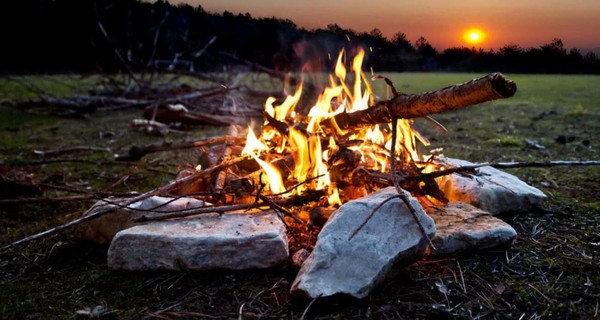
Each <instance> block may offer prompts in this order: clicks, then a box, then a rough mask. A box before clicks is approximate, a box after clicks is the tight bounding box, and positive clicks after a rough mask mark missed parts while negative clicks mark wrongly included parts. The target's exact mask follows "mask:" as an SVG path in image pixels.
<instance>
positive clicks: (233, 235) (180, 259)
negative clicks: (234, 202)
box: [108, 211, 288, 270]
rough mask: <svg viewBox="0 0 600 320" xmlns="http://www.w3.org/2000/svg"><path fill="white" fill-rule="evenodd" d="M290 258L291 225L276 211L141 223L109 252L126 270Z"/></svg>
mask: <svg viewBox="0 0 600 320" xmlns="http://www.w3.org/2000/svg"><path fill="white" fill-rule="evenodd" d="M287 258H288V243H287V236H286V230H285V225H284V224H283V222H282V221H281V219H280V218H279V217H278V216H277V214H276V213H275V212H273V211H268V212H264V213H257V214H248V213H231V214H224V215H212V216H201V217H196V218H192V219H180V220H173V221H161V222H153V223H148V224H144V225H138V226H135V227H132V228H129V229H126V230H123V231H120V232H119V233H117V235H116V236H115V238H114V239H113V241H112V243H111V245H110V248H109V250H108V266H109V267H110V268H113V269H124V270H209V269H234V270H242V269H260V268H269V267H272V266H275V265H277V264H280V263H282V262H285V261H286V260H287Z"/></svg>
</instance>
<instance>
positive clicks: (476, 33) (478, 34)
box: [463, 29, 486, 45]
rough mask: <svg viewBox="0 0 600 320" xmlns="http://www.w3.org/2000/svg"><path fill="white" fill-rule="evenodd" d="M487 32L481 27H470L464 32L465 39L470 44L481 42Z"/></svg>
mask: <svg viewBox="0 0 600 320" xmlns="http://www.w3.org/2000/svg"><path fill="white" fill-rule="evenodd" d="M485 37H486V34H485V32H483V30H481V29H469V30H467V31H465V33H464V34H463V39H464V40H465V42H466V43H468V44H470V45H476V44H480V43H482V42H483V41H484V40H485Z"/></svg>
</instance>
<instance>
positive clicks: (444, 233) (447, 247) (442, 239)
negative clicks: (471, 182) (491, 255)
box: [426, 202, 517, 258]
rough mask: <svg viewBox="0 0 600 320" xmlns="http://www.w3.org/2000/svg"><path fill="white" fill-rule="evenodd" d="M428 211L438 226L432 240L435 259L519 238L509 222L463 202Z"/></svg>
mask: <svg viewBox="0 0 600 320" xmlns="http://www.w3.org/2000/svg"><path fill="white" fill-rule="evenodd" d="M426 211H427V214H429V216H430V217H431V218H433V220H434V221H435V227H436V233H435V236H434V237H433V239H432V242H433V245H434V246H435V248H436V250H434V251H432V253H431V256H430V257H433V258H441V257H447V256H452V255H456V254H459V253H463V252H467V251H475V250H485V249H489V248H493V247H497V246H500V245H506V244H509V243H511V242H512V241H513V240H514V239H515V237H516V236H517V232H516V231H515V229H513V227H511V226H510V225H509V224H507V223H506V222H504V221H502V220H500V219H498V218H496V217H494V216H492V214H490V213H489V212H486V211H483V210H481V209H478V208H476V207H474V206H472V205H470V204H466V203H464V202H451V203H449V204H447V205H446V206H443V207H430V208H427V209H426Z"/></svg>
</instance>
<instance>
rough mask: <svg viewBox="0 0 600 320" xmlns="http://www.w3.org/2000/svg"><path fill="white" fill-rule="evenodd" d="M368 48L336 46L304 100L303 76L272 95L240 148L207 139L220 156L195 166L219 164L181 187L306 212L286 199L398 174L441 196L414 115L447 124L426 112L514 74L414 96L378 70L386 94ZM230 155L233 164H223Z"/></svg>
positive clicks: (306, 201)
mask: <svg viewBox="0 0 600 320" xmlns="http://www.w3.org/2000/svg"><path fill="white" fill-rule="evenodd" d="M364 56H365V52H364V51H363V50H362V49H361V50H360V51H358V53H357V54H356V56H355V57H353V59H352V63H351V64H350V65H349V69H350V70H348V68H347V66H346V63H345V62H346V60H349V57H347V55H346V53H345V51H344V50H342V51H341V52H340V53H339V55H338V57H337V63H336V65H335V72H334V75H330V76H329V79H328V82H329V85H328V87H326V88H325V89H324V90H323V91H322V92H321V94H320V95H319V96H318V97H317V98H316V99H315V101H314V103H313V104H312V105H311V106H310V107H309V108H307V107H306V106H300V101H301V98H302V96H303V89H304V87H303V84H302V83H300V85H298V86H297V87H296V88H295V90H294V92H293V93H291V94H289V95H288V96H287V97H286V98H285V100H284V101H277V99H276V98H273V97H271V98H268V99H267V101H266V102H265V106H264V112H263V116H264V123H263V124H262V126H261V127H260V128H258V129H259V131H258V134H255V132H254V129H253V128H252V126H251V127H249V128H248V133H247V136H246V140H245V144H244V145H243V148H242V147H241V146H240V144H239V143H238V142H237V141H225V142H226V143H225V144H220V145H218V146H217V147H213V148H205V149H204V152H207V153H209V154H212V155H213V158H214V155H216V154H222V155H223V157H221V158H220V160H224V162H221V163H218V161H213V162H211V161H206V162H205V163H202V164H201V165H199V166H198V167H197V168H195V169H194V170H197V171H198V172H203V168H206V167H209V169H211V170H212V169H214V167H215V166H222V168H218V169H215V170H214V173H213V174H211V175H210V176H206V175H205V176H204V177H203V178H202V182H201V183H198V182H197V181H196V183H195V186H196V187H195V188H184V189H182V190H185V191H180V192H178V193H177V195H179V196H183V195H190V193H193V195H195V196H200V197H201V195H206V196H205V197H203V200H205V201H207V202H210V203H212V204H213V205H217V206H222V205H231V204H244V203H245V204H248V203H254V204H256V203H257V201H260V202H262V204H264V205H269V206H273V205H276V206H278V207H279V210H280V211H281V212H283V213H284V214H286V215H288V216H291V217H293V218H294V219H295V220H296V221H300V220H302V221H304V222H306V221H305V220H306V216H307V215H306V214H303V210H304V209H303V208H301V207H302V206H300V208H298V209H293V208H292V207H293V206H292V205H290V204H301V205H308V206H309V208H311V210H314V208H316V207H322V208H336V207H338V206H340V205H341V204H343V203H345V202H347V201H349V200H352V199H356V198H359V197H362V196H365V195H368V194H371V193H373V192H374V191H376V190H378V189H380V188H382V187H385V186H390V185H394V182H396V184H399V187H402V188H403V189H405V190H408V191H409V192H410V193H411V194H412V195H413V196H416V197H418V198H419V199H420V201H422V202H424V203H428V204H441V203H445V202H447V201H448V200H447V199H446V197H445V196H444V193H443V192H442V191H441V190H440V189H439V188H438V185H437V183H436V182H435V181H434V177H435V175H432V174H431V173H432V172H439V171H440V170H443V169H444V166H443V165H441V164H439V162H437V163H436V162H435V161H433V160H434V158H435V156H436V154H437V153H438V151H439V150H433V151H432V152H431V153H430V154H428V155H423V154H422V153H420V152H419V149H418V147H417V144H418V143H420V144H421V145H422V146H424V147H426V146H429V142H428V140H427V138H425V137H424V136H423V135H421V134H420V133H419V132H418V131H417V130H415V128H414V126H413V123H414V120H413V118H415V117H424V118H426V119H427V120H429V121H430V122H431V123H432V124H433V125H435V126H436V127H438V128H440V129H441V130H445V128H444V127H443V126H442V125H441V124H439V123H438V122H436V121H435V120H433V119H432V118H430V117H429V114H433V113H438V112H442V111H448V110H453V109H458V108H463V107H466V106H469V105H472V104H475V103H479V102H483V101H487V100H492V99H497V98H504V97H508V96H511V95H512V94H514V92H515V90H516V87H515V85H514V83H512V82H511V81H509V80H506V79H505V78H504V77H503V76H502V75H501V74H492V75H489V76H487V77H484V78H481V79H478V80H474V81H472V82H469V83H466V84H463V85H459V86H454V87H448V88H445V89H442V90H440V91H436V92H431V93H425V94H422V95H416V96H415V95H405V94H402V93H398V92H397V91H396V89H395V88H394V87H393V84H392V83H391V81H389V80H388V79H385V78H383V77H374V79H381V80H382V81H385V82H386V84H387V85H388V91H389V92H390V95H392V97H388V99H381V98H377V97H376V96H375V95H374V94H373V91H372V88H371V85H370V82H369V79H368V78H367V76H366V75H365V73H364V72H363V71H362V63H363V59H364ZM305 100H306V99H305ZM232 140H233V139H232ZM220 142H223V141H220ZM203 148H204V147H203ZM231 160H233V161H234V162H235V164H232V165H229V164H226V163H227V161H231ZM224 164H226V165H224ZM194 170H192V172H193V171H194ZM391 172H394V173H395V174H392V173H391ZM189 173H190V171H186V172H185V173H184V174H189ZM280 203H286V204H287V205H286V206H285V207H283V206H280V205H279V204H280ZM282 209H283V210H282ZM298 216H302V218H298Z"/></svg>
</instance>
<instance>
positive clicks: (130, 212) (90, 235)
mask: <svg viewBox="0 0 600 320" xmlns="http://www.w3.org/2000/svg"><path fill="white" fill-rule="evenodd" d="M106 200H107V201H109V202H110V203H117V202H119V201H124V200H127V199H126V198H108V199H106ZM110 203H107V202H106V201H104V200H100V201H98V202H96V203H95V204H94V205H93V206H92V208H94V210H90V212H88V213H87V215H89V214H93V213H95V212H96V211H97V210H99V209H103V208H105V207H107V206H109V207H116V206H115V205H113V204H110ZM207 205H210V204H208V203H205V202H204V201H201V200H198V199H195V198H179V199H176V200H173V198H167V197H159V196H154V197H150V198H148V199H146V200H143V201H138V202H135V203H132V204H131V205H129V206H128V207H127V208H121V209H117V210H115V211H114V212H111V213H108V214H106V215H104V216H101V217H98V218H96V219H93V220H90V221H88V222H85V223H82V224H81V225H79V226H78V227H77V229H76V233H77V234H78V236H79V237H81V238H83V239H86V240H89V241H93V242H96V243H100V244H109V243H110V242H111V241H112V239H113V238H114V236H115V234H117V232H119V231H121V230H124V229H127V228H131V227H133V226H135V225H138V224H140V223H137V222H134V220H135V219H136V218H139V217H141V216H144V215H145V216H148V217H151V216H155V215H160V214H161V212H166V211H176V210H182V209H191V208H201V207H204V206H207ZM128 208H130V209H128ZM139 210H144V211H139ZM148 210H149V211H148Z"/></svg>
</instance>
